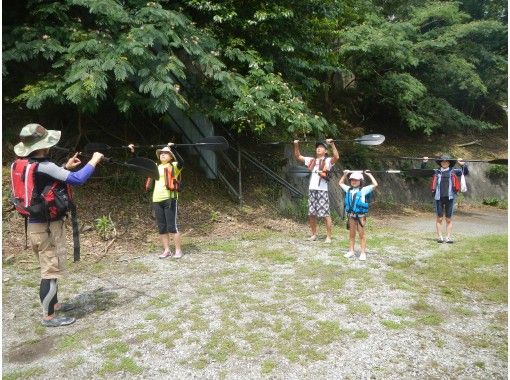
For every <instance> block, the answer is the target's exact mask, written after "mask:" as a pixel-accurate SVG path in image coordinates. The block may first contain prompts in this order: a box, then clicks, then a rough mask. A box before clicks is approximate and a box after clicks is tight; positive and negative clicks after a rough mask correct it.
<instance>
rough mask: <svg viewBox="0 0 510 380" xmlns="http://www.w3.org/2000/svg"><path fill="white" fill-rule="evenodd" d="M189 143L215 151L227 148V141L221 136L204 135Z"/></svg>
mask: <svg viewBox="0 0 510 380" xmlns="http://www.w3.org/2000/svg"><path fill="white" fill-rule="evenodd" d="M176 145H178V144H176ZM191 145H196V147H197V148H202V149H207V150H212V151H215V152H216V151H220V150H227V149H228V148H229V145H228V141H227V140H226V139H225V137H223V136H208V137H204V138H203V139H201V140H198V141H197V142H196V143H194V144H191Z"/></svg>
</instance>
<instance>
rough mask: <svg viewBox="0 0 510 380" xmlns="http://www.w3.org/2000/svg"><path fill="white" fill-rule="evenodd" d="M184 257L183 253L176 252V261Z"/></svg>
mask: <svg viewBox="0 0 510 380" xmlns="http://www.w3.org/2000/svg"><path fill="white" fill-rule="evenodd" d="M181 257H182V252H175V255H174V256H173V258H174V259H180V258H181Z"/></svg>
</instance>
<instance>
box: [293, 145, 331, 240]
mask: <svg viewBox="0 0 510 380" xmlns="http://www.w3.org/2000/svg"><path fill="white" fill-rule="evenodd" d="M328 145H331V149H332V151H333V157H328V155H327V152H328ZM294 157H295V158H296V160H297V161H299V162H301V163H303V164H305V165H306V167H307V169H308V170H309V171H310V173H311V174H310V184H309V185H308V224H309V225H310V230H311V233H312V235H311V236H310V237H309V238H308V240H310V241H315V240H317V218H324V220H325V221H326V243H331V234H332V229H333V221H332V220H331V215H330V211H329V192H328V185H329V175H328V174H329V172H330V171H331V168H332V167H333V165H334V164H335V162H337V161H338V160H339V159H340V155H339V154H338V150H337V149H336V146H335V143H334V141H333V140H332V139H327V140H326V141H319V142H318V143H317V144H315V157H305V156H302V155H301V153H300V151H299V140H294Z"/></svg>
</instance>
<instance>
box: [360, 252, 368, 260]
mask: <svg viewBox="0 0 510 380" xmlns="http://www.w3.org/2000/svg"><path fill="white" fill-rule="evenodd" d="M359 259H360V260H361V261H365V260H366V259H367V254H366V253H365V252H361V253H360V255H359Z"/></svg>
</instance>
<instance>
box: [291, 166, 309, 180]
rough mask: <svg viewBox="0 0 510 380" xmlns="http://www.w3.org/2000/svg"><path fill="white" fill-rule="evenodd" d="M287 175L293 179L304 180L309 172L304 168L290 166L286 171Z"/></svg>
mask: <svg viewBox="0 0 510 380" xmlns="http://www.w3.org/2000/svg"><path fill="white" fill-rule="evenodd" d="M287 173H288V174H290V175H291V176H294V177H299V178H305V177H308V176H309V175H310V172H309V171H308V170H307V169H306V168H302V167H300V166H292V167H290V168H289V169H288V170H287Z"/></svg>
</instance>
